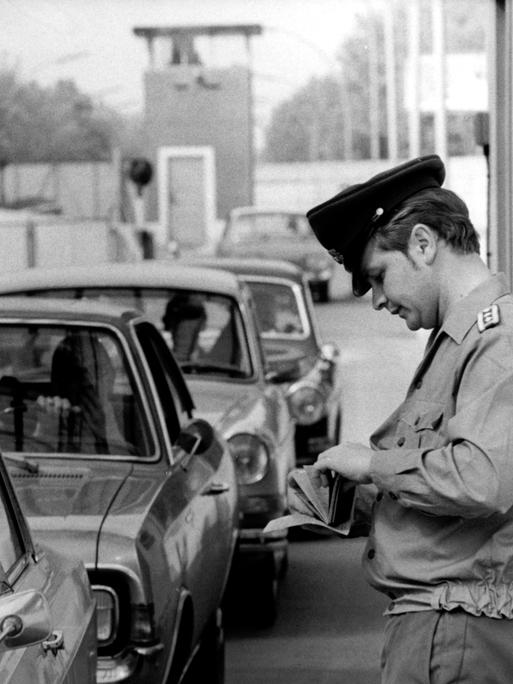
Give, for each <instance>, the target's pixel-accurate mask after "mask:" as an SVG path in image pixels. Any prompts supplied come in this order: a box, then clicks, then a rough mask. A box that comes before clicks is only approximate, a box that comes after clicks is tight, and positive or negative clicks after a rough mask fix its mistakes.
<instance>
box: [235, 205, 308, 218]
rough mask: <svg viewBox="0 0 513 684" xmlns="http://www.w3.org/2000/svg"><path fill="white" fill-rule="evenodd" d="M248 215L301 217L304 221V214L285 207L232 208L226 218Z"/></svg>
mask: <svg viewBox="0 0 513 684" xmlns="http://www.w3.org/2000/svg"><path fill="white" fill-rule="evenodd" d="M248 214H254V215H258V214H283V215H285V216H301V217H303V218H304V219H306V213H305V212H304V211H301V210H298V209H287V208H285V207H278V208H276V207H263V206H258V207H251V206H247V207H234V208H233V209H231V210H230V211H229V212H228V216H230V217H232V218H233V217H236V216H246V215H248Z"/></svg>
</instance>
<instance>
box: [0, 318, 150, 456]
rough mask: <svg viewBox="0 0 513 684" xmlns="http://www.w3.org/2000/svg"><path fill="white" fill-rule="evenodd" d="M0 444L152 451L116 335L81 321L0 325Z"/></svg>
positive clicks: (40, 449)
mask: <svg viewBox="0 0 513 684" xmlns="http://www.w3.org/2000/svg"><path fill="white" fill-rule="evenodd" d="M0 449H1V450H2V451H4V452H10V451H14V452H21V451H23V452H34V453H66V454H83V455H88V456H109V455H116V456H117V455H137V456H143V457H147V456H150V455H151V454H152V453H154V451H155V449H154V446H153V444H152V443H151V442H150V438H149V430H148V429H147V422H146V420H145V416H144V413H143V409H142V404H141V402H140V399H139V394H138V392H137V390H136V385H135V383H134V380H133V377H132V375H131V373H130V368H129V365H128V363H127V359H126V357H125V354H124V351H123V348H122V346H121V344H120V342H119V340H118V338H117V337H116V336H115V335H114V334H113V333H112V332H111V331H109V330H104V329H101V328H88V327H84V326H54V325H39V324H38V325H27V324H25V325H23V324H16V325H1V326H0Z"/></svg>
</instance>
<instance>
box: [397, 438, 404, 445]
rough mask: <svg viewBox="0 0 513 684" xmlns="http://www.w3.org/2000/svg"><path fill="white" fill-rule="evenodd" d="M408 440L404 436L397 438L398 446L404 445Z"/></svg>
mask: <svg viewBox="0 0 513 684" xmlns="http://www.w3.org/2000/svg"><path fill="white" fill-rule="evenodd" d="M405 442H406V440H405V438H404V437H399V439H398V440H397V446H402V445H403V444H404V443H405Z"/></svg>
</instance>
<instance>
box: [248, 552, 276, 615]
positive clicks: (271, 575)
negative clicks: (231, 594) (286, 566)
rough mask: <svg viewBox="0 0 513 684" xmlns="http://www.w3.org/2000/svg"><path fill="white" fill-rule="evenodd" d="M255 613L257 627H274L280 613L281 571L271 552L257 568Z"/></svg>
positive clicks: (254, 593) (254, 599) (254, 592)
mask: <svg viewBox="0 0 513 684" xmlns="http://www.w3.org/2000/svg"><path fill="white" fill-rule="evenodd" d="M253 586H254V591H253V606H252V608H253V615H254V620H255V623H256V626H257V627H272V625H274V623H275V621H276V616H277V613H278V587H279V571H278V569H277V568H276V563H275V560H274V556H273V555H272V554H269V555H268V556H267V557H266V558H265V559H264V561H263V562H262V564H261V565H260V566H259V567H258V568H255V573H254V584H253Z"/></svg>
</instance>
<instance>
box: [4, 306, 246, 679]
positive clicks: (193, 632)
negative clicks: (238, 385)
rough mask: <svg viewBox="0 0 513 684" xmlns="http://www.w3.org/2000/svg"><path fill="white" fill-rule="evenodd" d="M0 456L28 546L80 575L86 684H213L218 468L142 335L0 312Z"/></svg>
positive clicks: (231, 541) (219, 459)
mask: <svg viewBox="0 0 513 684" xmlns="http://www.w3.org/2000/svg"><path fill="white" fill-rule="evenodd" d="M0 448H1V450H2V452H3V453H4V454H5V455H6V458H9V464H10V470H11V476H12V479H13V483H14V485H15V488H16V491H17V494H18V496H19V498H20V501H21V505H22V507H23V509H24V511H25V512H26V515H27V516H28V518H29V521H30V523H31V526H32V528H33V530H34V534H35V536H36V537H37V538H39V539H40V540H41V541H43V542H44V543H45V544H46V545H47V546H48V547H49V548H52V549H56V550H58V551H59V552H64V553H66V554H67V555H69V556H71V557H73V558H76V559H81V560H82V561H83V562H84V564H85V566H86V569H87V572H88V575H89V580H90V583H91V585H92V589H93V593H94V596H95V598H96V603H97V642H98V669H97V680H98V682H113V681H115V682H122V681H130V682H144V683H147V682H175V681H176V682H178V681H179V680H180V677H181V676H182V674H183V673H184V672H185V671H186V670H187V669H188V670H189V671H190V672H194V677H195V681H203V682H216V683H218V682H222V681H223V676H224V670H223V662H224V661H223V655H224V641H223V629H222V614H221V609H220V606H221V602H222V599H223V595H224V591H225V587H226V583H227V578H228V575H229V571H230V569H231V563H232V558H233V551H234V547H235V544H236V539H237V528H238V508H237V482H236V478H235V472H234V466H233V461H232V458H231V454H230V452H229V450H228V448H227V447H226V444H225V443H224V441H222V440H220V439H219V438H218V436H217V434H216V432H215V431H214V430H213V429H212V427H211V426H210V425H209V424H208V423H207V422H206V421H205V420H200V419H195V416H194V407H193V402H192V399H191V396H190V394H189V391H188V389H187V386H186V384H185V381H184V378H183V375H182V373H181V371H180V368H179V366H178V364H177V363H176V361H175V359H174V357H173V355H172V354H171V352H170V351H169V349H168V347H167V345H166V344H165V343H164V341H163V338H162V336H161V335H160V333H159V332H158V331H157V330H156V329H155V327H154V326H153V325H152V324H151V322H149V321H148V319H146V318H144V317H143V316H142V315H141V314H140V313H138V312H134V311H132V310H129V309H128V308H121V307H114V306H113V305H106V304H101V303H99V302H90V301H83V302H72V301H69V300H52V299H43V298H41V299H37V298H28V297H23V298H21V297H20V298H2V299H1V300H0ZM63 586H64V585H63ZM62 599H64V595H63V597H62ZM191 676H192V675H191ZM24 681H29V680H24ZM47 681H53V680H51V679H48V680H47ZM75 681H78V679H77V680H75Z"/></svg>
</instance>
